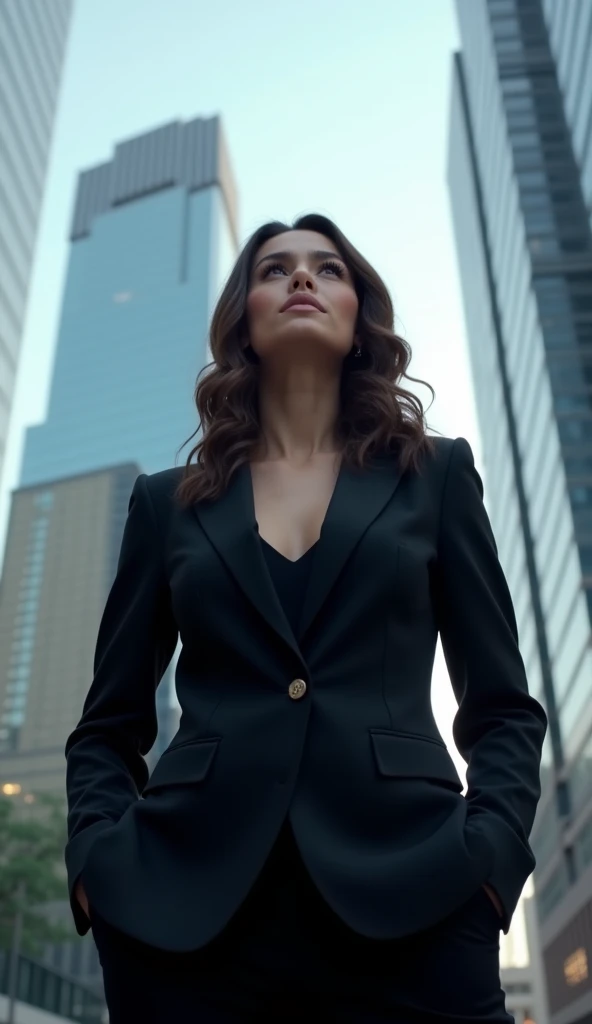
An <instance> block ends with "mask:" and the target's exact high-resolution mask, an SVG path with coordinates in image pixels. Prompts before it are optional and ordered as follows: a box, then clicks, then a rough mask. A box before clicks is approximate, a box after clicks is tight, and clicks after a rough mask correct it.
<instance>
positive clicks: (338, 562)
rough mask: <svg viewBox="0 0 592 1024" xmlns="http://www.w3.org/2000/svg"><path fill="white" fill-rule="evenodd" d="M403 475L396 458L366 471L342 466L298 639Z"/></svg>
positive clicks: (377, 462)
mask: <svg viewBox="0 0 592 1024" xmlns="http://www.w3.org/2000/svg"><path fill="white" fill-rule="evenodd" d="M400 478H401V472H400V470H399V469H398V467H397V463H396V460H395V459H394V458H381V459H375V460H374V462H373V463H372V464H371V465H370V466H369V467H368V468H366V469H363V470H357V469H350V468H349V467H346V466H342V467H341V470H340V472H339V476H338V477H337V483H336V485H335V490H334V492H333V496H332V498H331V501H330V503H329V507H328V509H327V514H326V516H325V520H324V522H323V527H322V529H321V536H320V539H319V544H318V547H317V549H316V551H315V555H314V559H313V564H312V568H311V574H310V580H309V584H308V588H307V592H306V597H305V601H304V607H303V609H302V616H301V618H300V628H299V630H298V640H299V641H302V638H303V637H304V634H305V633H306V631H307V630H308V629H309V628H310V626H311V625H312V623H313V620H314V619H315V618H316V616H317V614H318V613H319V611H320V610H321V608H322V606H323V604H324V602H325V601H326V599H327V597H328V596H329V593H330V591H331V590H332V588H333V586H334V584H335V583H336V581H337V578H338V576H339V574H340V572H341V570H342V569H343V567H344V565H345V563H346V562H347V560H348V558H349V557H350V555H351V554H352V552H353V550H354V548H355V547H356V545H357V544H358V543H359V541H360V540H361V538H362V536H363V534H364V533H365V532H366V530H367V529H368V527H369V526H370V525H371V523H372V522H373V521H374V520H375V519H376V517H377V516H378V515H379V514H380V513H381V512H382V510H383V508H384V507H385V505H386V504H387V502H388V501H389V500H390V499H391V498H392V496H393V494H394V493H395V490H396V488H397V485H398V483H399V480H400Z"/></svg>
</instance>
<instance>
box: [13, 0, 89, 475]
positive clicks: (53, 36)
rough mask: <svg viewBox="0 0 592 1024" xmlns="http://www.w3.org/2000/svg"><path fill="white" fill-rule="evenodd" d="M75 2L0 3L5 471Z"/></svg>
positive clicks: (31, 0)
mask: <svg viewBox="0 0 592 1024" xmlns="http://www.w3.org/2000/svg"><path fill="white" fill-rule="evenodd" d="M72 3H73V0H1V2H0V476H1V475H2V466H3V462H4V454H5V450H6V439H7V434H8V425H9V419H10V410H11V406H12V400H13V396H14V386H15V380H16V374H17V369H18V362H19V355H20V347H21V337H22V331H23V323H24V319H25V311H26V305H27V294H28V290H29V278H30V274H31V266H32V263H33V252H34V248H35V240H36V237H37V226H38V222H39V213H40V210H41V202H42V199H43V189H44V184H45V175H46V170H47V163H48V156H49V150H50V144H51V137H52V131H53V124H54V115H55V110H56V103H57V98H58V92H59V85H60V79H61V74H62V65H63V62H64V51H65V47H66V39H67V35H68V27H69V24H70V19H71V14H72Z"/></svg>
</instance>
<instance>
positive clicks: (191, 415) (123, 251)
mask: <svg viewBox="0 0 592 1024" xmlns="http://www.w3.org/2000/svg"><path fill="white" fill-rule="evenodd" d="M70 237H71V250H70V259H69V265H68V272H67V278H66V285H65V292H64V298H63V303H62V311H61V322H60V326H59V333H58V342H57V350H56V360H55V367H54V373H53V380H52V384H51V392H50V398H49V408H48V412H47V418H46V420H45V422H44V423H42V424H40V425H38V426H33V427H30V428H29V429H28V430H27V435H26V442H25V451H24V457H23V466H22V472H21V486H29V485H31V484H38V483H41V482H43V481H46V480H55V479H58V478H62V477H67V476H70V475H73V474H77V473H85V472H89V471H90V470H94V469H103V468H105V467H108V466H111V465H115V464H118V463H122V462H128V461H131V462H137V463H139V465H140V467H141V469H142V471H143V472H147V473H153V472H156V471H158V470H161V469H166V468H168V467H170V466H172V465H174V462H175V453H176V451H177V449H178V448H179V446H180V445H181V444H182V443H183V441H185V440H186V438H187V437H188V436H189V434H191V433H192V431H193V430H194V429H195V427H196V426H197V422H196V415H197V414H196V410H195V405H194V402H193V389H194V383H195V377H196V374H197V372H198V370H200V369H201V368H202V366H203V365H204V363H205V362H206V361H207V330H208V322H209V317H210V314H211V311H212V307H213V304H214V300H215V298H216V296H217V294H218V291H219V290H220V287H221V284H222V280H223V278H224V276H225V275H226V274H227V273H228V272H229V270H230V267H231V265H232V261H233V259H234V256H235V253H236V251H237V227H236V196H235V187H234V182H233V177H232V173H231V170H230V165H229V161H228V156H227V153H226V147H225V143H224V137H223V134H222V127H221V123H220V120H219V119H218V118H217V117H213V118H210V119H207V120H204V119H201V118H197V119H196V120H194V121H191V122H188V123H181V122H174V123H172V124H168V125H165V126H164V127H161V128H158V129H156V130H154V131H151V132H149V133H147V134H144V135H141V136H139V137H137V138H134V139H131V140H129V141H125V142H122V143H120V144H119V145H118V146H116V148H115V154H114V156H113V159H112V160H109V161H108V162H107V163H104V164H101V165H100V166H99V167H94V168H92V169H91V170H88V171H85V172H84V173H82V174H81V175H80V177H79V180H78V188H77V194H76V201H75V205H74V214H73V221H72V228H71V234H70Z"/></svg>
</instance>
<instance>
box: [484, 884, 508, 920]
mask: <svg viewBox="0 0 592 1024" xmlns="http://www.w3.org/2000/svg"><path fill="white" fill-rule="evenodd" d="M483 888H484V889H485V892H486V893H487V895H488V896H489V899H490V900H491V902H492V903H493V905H494V907H495V909H496V910H497V912H498V914H499V916H500V917H503V916H504V909H503V907H502V904H501V901H500V898H499V896H498V894H497V893H496V891H495V889H492V888H491V886H490V885H484V886H483Z"/></svg>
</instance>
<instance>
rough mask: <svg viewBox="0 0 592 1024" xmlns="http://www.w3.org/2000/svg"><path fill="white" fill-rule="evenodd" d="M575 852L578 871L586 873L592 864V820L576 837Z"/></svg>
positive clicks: (591, 767)
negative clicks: (586, 869)
mask: <svg viewBox="0 0 592 1024" xmlns="http://www.w3.org/2000/svg"><path fill="white" fill-rule="evenodd" d="M588 768H589V770H591V769H592V765H589V766H588ZM574 850H575V855H576V865H577V867H578V870H579V871H584V870H585V868H587V867H588V865H589V864H592V818H590V819H589V821H588V822H587V823H586V824H585V825H584V827H583V829H582V830H581V831H580V832H579V833H578V835H577V836H576V841H575V844H574Z"/></svg>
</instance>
